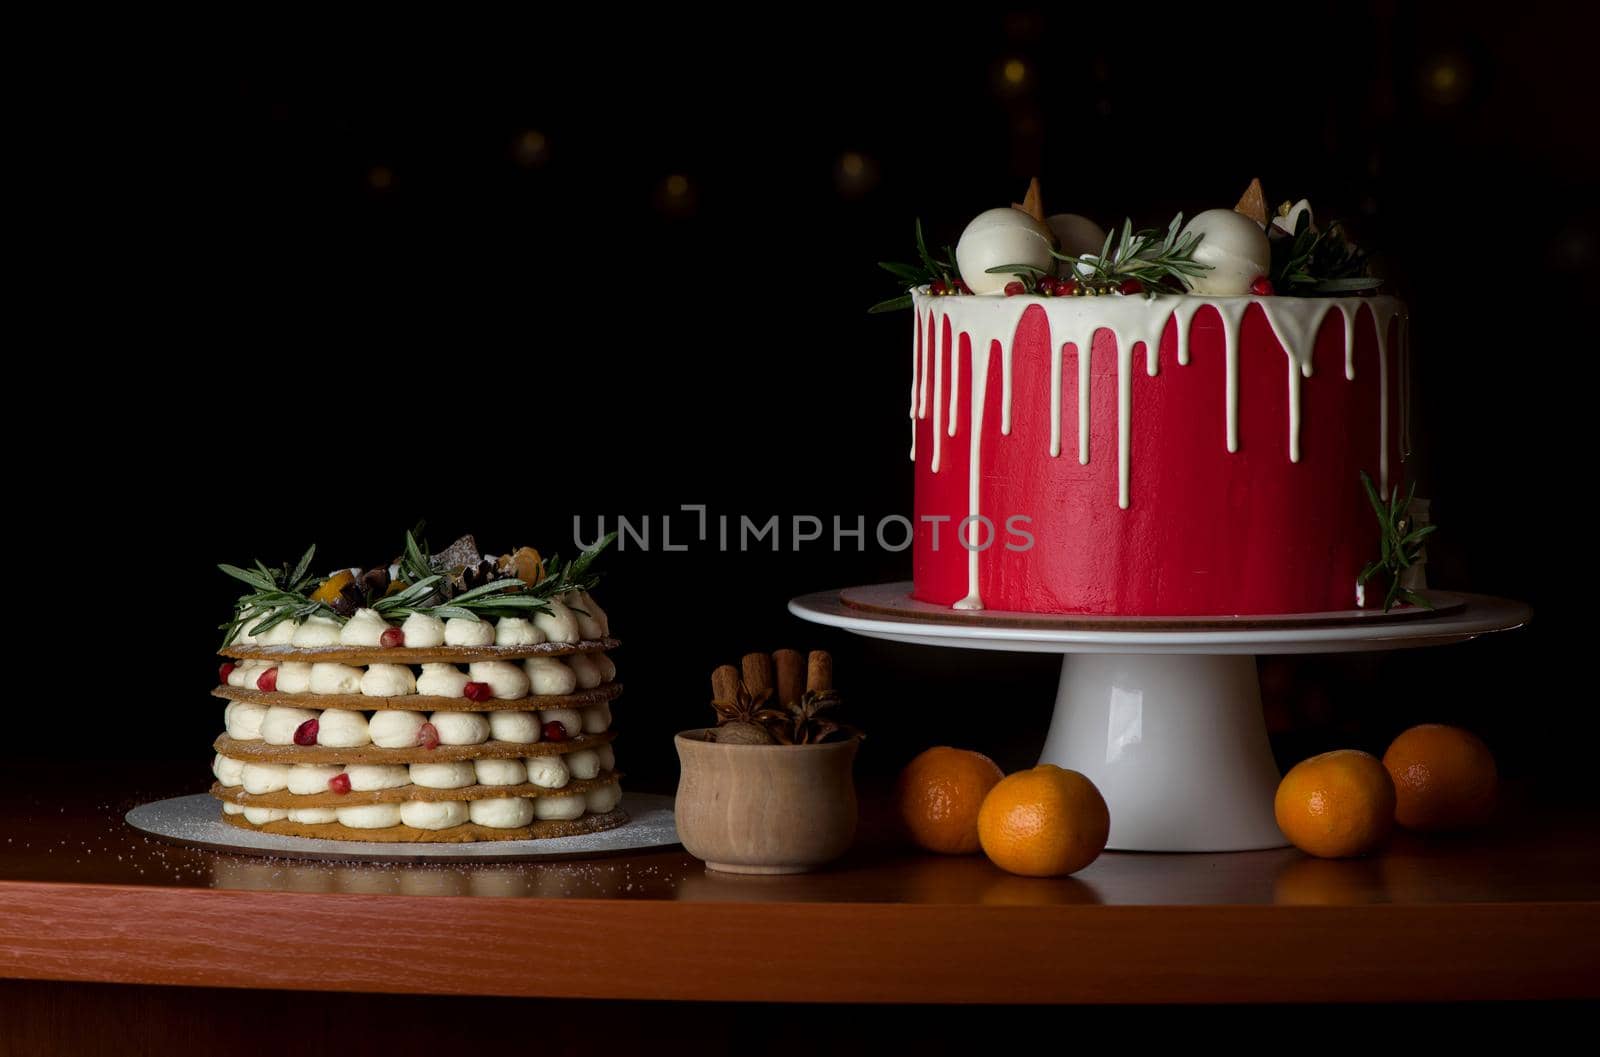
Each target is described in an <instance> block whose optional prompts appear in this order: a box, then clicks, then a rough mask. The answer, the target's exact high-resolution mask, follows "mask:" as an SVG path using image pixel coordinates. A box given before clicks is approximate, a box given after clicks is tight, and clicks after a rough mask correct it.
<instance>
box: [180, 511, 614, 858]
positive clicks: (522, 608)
mask: <svg viewBox="0 0 1600 1057" xmlns="http://www.w3.org/2000/svg"><path fill="white" fill-rule="evenodd" d="M611 539H612V537H609V536H608V537H606V538H605V539H603V540H601V541H600V542H599V543H598V544H596V545H595V546H594V547H593V548H591V549H590V550H588V551H585V552H584V553H583V554H581V555H579V556H578V557H577V558H576V559H574V560H572V561H570V562H562V561H561V560H559V559H557V558H551V559H548V560H546V559H543V558H541V556H540V555H539V553H538V552H537V551H535V550H534V549H533V548H531V547H523V548H520V549H518V550H516V551H514V552H512V553H511V554H508V555H502V556H498V557H496V556H494V555H482V554H479V552H478V549H477V544H476V542H475V541H474V540H473V538H472V537H471V536H465V537H462V538H461V539H459V540H457V541H456V542H455V543H453V544H451V545H450V546H449V547H448V548H446V549H445V550H444V551H441V552H439V553H438V554H431V553H429V551H428V549H427V547H426V545H425V544H424V543H422V542H421V541H420V540H419V539H418V538H417V535H416V534H415V533H407V534H406V539H405V547H404V549H403V551H402V553H401V555H400V556H399V557H398V558H396V559H395V560H394V561H393V562H391V563H389V564H388V565H385V566H379V567H375V568H373V569H369V570H361V569H341V570H338V571H336V572H334V573H332V574H329V575H327V576H325V577H317V576H315V575H312V574H311V573H310V567H311V563H312V561H313V559H314V557H315V548H313V549H311V550H308V551H307V552H306V553H305V555H304V556H303V557H302V558H301V559H300V562H299V563H298V564H297V565H296V566H295V567H294V568H292V569H291V568H290V567H289V566H288V565H284V566H281V567H279V568H277V569H271V568H268V567H267V566H265V565H263V564H261V563H260V562H257V563H256V565H255V566H254V567H253V568H249V569H246V568H241V567H237V566H230V565H224V566H221V567H220V568H221V569H222V571H223V572H225V573H227V574H228V575H230V576H232V577H234V578H235V579H237V580H239V581H241V582H242V583H244V584H245V585H247V586H248V587H249V588H250V589H251V590H250V591H249V593H247V594H245V595H243V596H241V597H240V599H239V601H238V602H237V603H236V604H235V608H234V613H233V616H232V618H231V619H230V620H229V622H228V623H227V624H225V625H224V629H225V631H226V635H225V638H224V640H223V645H222V649H221V650H220V651H219V652H220V653H221V655H222V656H223V657H224V658H226V660H225V662H224V663H223V664H222V666H221V668H220V670H219V673H218V675H219V679H218V685H217V687H216V689H215V690H213V691H212V694H213V696H215V697H218V698H221V699H223V700H224V701H226V702H227V704H226V706H225V707H224V710H223V727H224V732H223V733H222V734H221V735H220V736H219V737H218V738H217V740H216V742H215V745H214V748H215V750H216V756H215V758H214V760H213V762H212V773H213V774H214V775H215V777H216V782H215V783H214V784H213V785H212V787H211V795H212V796H214V797H216V798H217V799H218V800H220V801H221V802H222V812H223V818H224V820H225V821H226V822H228V823H229V824H231V825H235V826H240V827H243V828H247V829H259V830H263V831H265V832H269V833H277V834H281V835H285V836H298V837H309V838H325V839H333V840H363V841H400V842H420V841H445V842H457V841H480V840H528V839H534V838H541V837H558V836H570V835H573V834H578V833H591V832H595V831H597V830H602V829H610V828H612V827H614V826H619V825H621V824H622V823H623V822H625V821H627V816H626V815H625V814H624V813H623V812H622V811H621V810H620V809H619V808H618V803H619V802H620V800H621V796H622V791H621V787H620V785H619V781H620V779H621V773H620V772H619V771H618V770H617V768H616V756H615V754H614V752H613V750H612V746H611V742H612V739H613V737H614V734H613V732H612V730H611V721H612V712H611V704H612V702H613V701H615V700H616V699H617V697H618V696H619V695H620V694H621V693H622V684H621V683H619V682H618V681H617V669H616V666H615V664H613V663H612V661H611V658H610V657H609V656H608V653H609V651H611V650H613V649H615V648H616V647H617V646H618V645H619V643H618V642H617V640H616V639H614V638H612V637H611V633H610V623H609V621H608V619H607V617H606V613H605V610H604V609H602V608H601V607H600V605H599V603H598V602H596V601H595V599H594V596H593V595H592V594H591V593H590V592H591V591H592V590H593V588H594V586H595V582H596V577H595V575H594V574H593V572H592V571H591V564H592V562H593V560H594V558H595V556H596V555H597V554H599V553H600V551H602V550H603V549H604V548H605V547H606V546H607V545H608V544H609V543H610V542H611Z"/></svg>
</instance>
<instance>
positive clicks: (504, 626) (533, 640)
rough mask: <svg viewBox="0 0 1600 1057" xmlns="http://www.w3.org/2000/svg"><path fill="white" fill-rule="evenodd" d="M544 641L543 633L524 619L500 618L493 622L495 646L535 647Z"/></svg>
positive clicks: (531, 622) (532, 623)
mask: <svg viewBox="0 0 1600 1057" xmlns="http://www.w3.org/2000/svg"><path fill="white" fill-rule="evenodd" d="M543 641H544V632H542V631H540V630H539V628H538V625H536V624H534V622H533V621H531V620H529V619H528V618H526V617H501V618H500V619H499V620H497V621H495V625H494V644H495V645H496V646H537V645H538V644H539V643H541V642H543Z"/></svg>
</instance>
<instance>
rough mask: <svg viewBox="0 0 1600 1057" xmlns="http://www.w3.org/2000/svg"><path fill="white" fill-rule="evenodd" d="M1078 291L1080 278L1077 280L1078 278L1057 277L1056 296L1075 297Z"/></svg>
mask: <svg viewBox="0 0 1600 1057" xmlns="http://www.w3.org/2000/svg"><path fill="white" fill-rule="evenodd" d="M1077 293H1078V280H1076V279H1057V280H1056V296H1057V297H1073V296H1076V295H1077Z"/></svg>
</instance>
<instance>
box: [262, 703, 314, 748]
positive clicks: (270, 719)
mask: <svg viewBox="0 0 1600 1057" xmlns="http://www.w3.org/2000/svg"><path fill="white" fill-rule="evenodd" d="M316 718H317V713H315V712H313V711H312V710H311V709H309V708H290V707H289V706H287V705H273V706H272V707H271V708H269V709H267V718H266V719H264V720H262V722H261V740H263V741H265V742H266V743H267V744H268V745H293V744H294V732H295V731H296V730H299V729H300V724H302V723H304V722H305V721H306V720H308V719H316Z"/></svg>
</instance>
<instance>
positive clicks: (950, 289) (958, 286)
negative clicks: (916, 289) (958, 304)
mask: <svg viewBox="0 0 1600 1057" xmlns="http://www.w3.org/2000/svg"><path fill="white" fill-rule="evenodd" d="M928 293H930V294H932V295H933V296H934V297H953V296H956V295H958V294H970V293H972V291H971V289H969V288H968V287H967V284H966V283H965V282H963V281H962V280H960V279H952V280H950V281H949V282H948V283H947V282H945V281H944V280H943V279H935V280H934V281H933V282H931V283H929V284H928Z"/></svg>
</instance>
